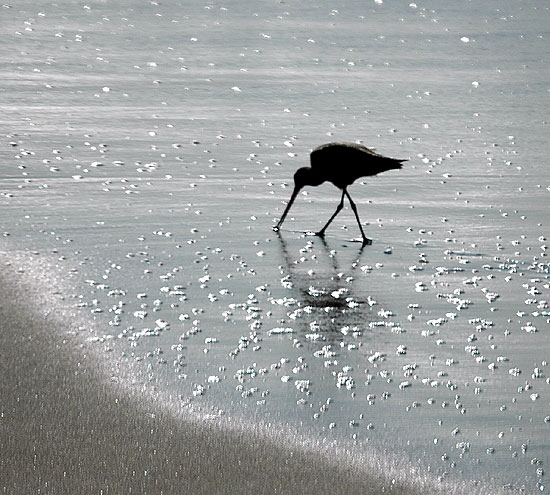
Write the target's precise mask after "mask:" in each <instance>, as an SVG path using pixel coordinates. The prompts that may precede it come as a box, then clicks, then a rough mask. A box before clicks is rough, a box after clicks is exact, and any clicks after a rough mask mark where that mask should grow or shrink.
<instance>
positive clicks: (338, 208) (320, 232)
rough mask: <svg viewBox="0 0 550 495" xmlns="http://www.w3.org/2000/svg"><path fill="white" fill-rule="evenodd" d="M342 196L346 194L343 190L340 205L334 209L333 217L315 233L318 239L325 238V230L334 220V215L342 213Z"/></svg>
mask: <svg viewBox="0 0 550 495" xmlns="http://www.w3.org/2000/svg"><path fill="white" fill-rule="evenodd" d="M344 194H346V190H345V189H344V190H343V191H342V199H341V200H340V204H339V205H338V206H337V207H336V211H335V212H334V213H333V215H332V216H331V217H330V219H329V221H328V222H327V223H326V224H325V226H324V227H323V228H322V229H321V230H320V231H319V232H317V235H318V236H319V237H324V236H325V231H326V230H327V227H328V226H329V225H330V223H331V222H332V221H333V220H334V218H335V217H336V215H338V213H340V212H341V211H342V208H343V207H344ZM348 197H349V196H348Z"/></svg>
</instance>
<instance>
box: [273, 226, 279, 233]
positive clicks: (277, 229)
mask: <svg viewBox="0 0 550 495" xmlns="http://www.w3.org/2000/svg"><path fill="white" fill-rule="evenodd" d="M272 228H273V232H279V229H280V227H279V226H278V225H275V226H274V227H272Z"/></svg>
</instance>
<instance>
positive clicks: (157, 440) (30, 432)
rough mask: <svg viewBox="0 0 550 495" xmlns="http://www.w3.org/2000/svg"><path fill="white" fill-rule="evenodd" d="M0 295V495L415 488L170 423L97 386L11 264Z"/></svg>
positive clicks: (231, 435) (252, 440)
mask: <svg viewBox="0 0 550 495" xmlns="http://www.w3.org/2000/svg"><path fill="white" fill-rule="evenodd" d="M0 292H1V295H2V297H1V298H0V317H1V320H0V321H2V324H1V329H0V346H1V348H2V350H3V352H2V355H3V357H2V361H3V362H2V368H3V370H4V373H3V375H4V379H3V380H2V381H1V385H0V394H1V395H0V396H1V397H2V401H1V403H0V431H1V437H0V438H1V448H2V457H1V459H0V480H1V482H0V489H1V490H2V493H6V494H19V493H22V494H23V493H24V494H30V493H41V494H44V493H56V494H59V493H81V494H88V493H89V494H92V493H93V494H99V493H101V494H118V493H147V494H172V493H174V494H182V493H190V494H191V493H192V494H203V493H204V494H217V493H219V494H222V493H223V494H233V493H234V494H246V493H250V494H252V493H254V494H264V493H265V494H271V493H312V494H313V493H316V494H323V493H327V494H328V493H331V494H355V493H357V494H363V495H368V494H371V493H372V494H378V493H396V494H399V493H408V494H410V493H412V492H413V491H415V490H412V489H411V487H410V486H408V487H403V486H400V484H399V483H395V484H392V482H391V481H389V480H387V479H384V477H383V476H380V477H378V476H369V475H368V474H366V473H365V472H364V471H362V470H357V469H354V468H352V467H343V466H341V465H340V466H336V465H334V464H332V463H329V462H327V460H326V459H323V458H322V457H321V456H320V455H319V456H316V455H315V454H312V453H311V452H303V451H300V450H299V449H297V448H292V447H291V448H288V447H287V446H284V445H277V444H276V443H275V442H270V441H269V440H266V439H263V438H259V437H258V436H257V435H254V434H248V433H240V432H235V431H225V430H222V429H220V428H219V427H217V426H216V424H209V423H205V424H204V425H197V424H195V423H191V422H189V423H187V422H185V421H184V420H182V419H179V418H174V417H172V416H170V415H169V414H168V413H166V412H163V411H162V410H161V407H158V406H157V405H155V403H154V401H153V400H152V399H151V398H148V397H145V396H142V395H140V396H139V398H138V397H137V396H133V397H132V396H129V394H127V393H122V392H121V391H120V390H118V389H117V388H116V387H115V386H111V385H110V384H109V383H106V381H105V378H104V377H102V376H101V373H100V372H99V371H98V364H97V363H95V362H94V358H93V357H88V356H87V355H86V354H85V352H84V350H83V349H81V348H80V344H79V343H78V342H77V340H78V339H77V338H76V337H72V336H70V335H69V333H68V331H69V330H70V329H69V328H66V330H67V332H65V331H63V329H59V328H58V329H56V330H55V331H52V330H51V327H52V326H53V325H59V322H57V321H55V318H54V317H51V316H48V315H45V314H41V313H40V312H39V311H37V309H38V308H36V306H35V307H33V306H32V305H33V301H35V299H34V298H33V294H32V288H29V287H25V286H24V284H19V283H18V280H17V279H16V278H15V272H14V271H13V269H12V268H11V267H9V266H4V270H3V273H2V274H1V275H0ZM25 303H28V304H27V305H26V304H25ZM34 304H36V302H34ZM25 306H27V307H30V308H31V309H30V310H26V309H25Z"/></svg>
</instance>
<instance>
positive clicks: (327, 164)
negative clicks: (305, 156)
mask: <svg viewBox="0 0 550 495" xmlns="http://www.w3.org/2000/svg"><path fill="white" fill-rule="evenodd" d="M405 161H407V160H396V159H395V158H389V157H386V156H383V155H379V154H378V153H375V152H374V151H372V150H371V149H369V148H367V147H366V146H363V145H361V144H356V143H328V144H324V145H322V146H319V147H317V148H315V149H314V150H313V151H312V152H311V155H310V162H311V167H303V168H299V169H298V170H297V171H296V173H295V174H294V191H293V192H292V196H290V200H289V201H288V204H287V205H286V208H285V211H284V212H283V215H282V216H281V219H280V220H279V223H278V224H277V225H276V226H275V227H273V230H275V231H276V232H277V231H279V229H280V228H281V225H282V224H283V222H284V221H285V218H286V216H287V214H288V212H289V210H290V207H291V206H292V204H293V203H294V200H295V199H296V196H297V195H298V193H299V192H300V190H301V189H302V188H303V187H304V186H318V185H320V184H322V183H323V182H326V181H328V182H332V183H333V184H334V185H335V186H336V187H338V188H339V189H341V190H342V198H341V200H340V203H339V204H338V206H337V207H336V211H335V212H334V213H333V215H332V216H331V217H330V218H329V220H328V222H327V223H326V224H325V226H324V227H323V228H322V229H321V230H320V231H319V232H316V234H317V235H318V236H320V237H324V235H325V231H326V230H327V228H328V226H329V225H330V224H331V222H332V221H333V220H334V218H335V217H336V215H338V213H340V211H341V210H342V208H343V207H344V197H347V198H348V200H349V203H350V205H351V209H352V210H353V213H354V214H355V218H356V219H357V224H358V225H359V230H360V231H361V235H362V237H363V246H365V245H368V244H372V241H371V240H370V239H368V238H367V237H366V236H365V232H364V231H363V227H362V225H361V220H359V213H358V212H357V206H356V205H355V203H354V202H353V200H352V199H351V196H350V195H349V193H348V190H347V188H348V186H349V185H351V184H353V182H354V181H355V180H356V179H358V178H359V177H367V176H370V175H376V174H379V173H381V172H385V171H387V170H392V169H399V168H401V163H403V162H405Z"/></svg>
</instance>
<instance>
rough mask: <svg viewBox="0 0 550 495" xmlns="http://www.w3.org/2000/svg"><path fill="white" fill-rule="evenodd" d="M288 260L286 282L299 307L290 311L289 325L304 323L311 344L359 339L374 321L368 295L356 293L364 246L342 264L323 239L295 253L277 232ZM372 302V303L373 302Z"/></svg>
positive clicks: (285, 258) (311, 241) (283, 255)
mask: <svg viewBox="0 0 550 495" xmlns="http://www.w3.org/2000/svg"><path fill="white" fill-rule="evenodd" d="M277 235H278V237H279V241H280V244H281V252H282V257H283V260H284V265H283V272H284V274H285V281H286V282H287V283H288V284H289V285H290V284H292V289H293V297H294V298H295V299H296V300H297V305H296V306H297V307H292V308H291V309H290V311H289V312H288V320H289V321H288V322H287V323H289V324H290V325H291V324H292V320H296V321H301V322H303V330H304V332H306V334H307V335H308V338H309V340H311V341H320V342H325V343H327V342H329V343H334V342H339V341H342V340H344V339H345V337H346V336H347V335H351V336H354V335H355V336H358V335H360V334H362V333H364V331H365V330H366V329H368V323H369V322H370V321H373V319H374V318H373V310H372V307H371V305H370V304H369V298H368V296H367V295H366V294H356V292H355V291H354V283H353V281H354V279H355V276H356V275H357V276H360V275H362V273H361V271H360V269H359V272H358V268H360V266H361V256H362V254H363V250H364V246H363V245H362V246H361V247H360V248H359V249H358V251H357V253H356V254H354V257H353V258H352V259H351V260H348V261H347V262H345V263H342V265H340V262H339V258H344V256H339V255H338V253H337V252H336V251H335V250H331V249H330V247H329V245H328V244H327V242H326V241H325V240H324V239H323V238H320V237H314V238H313V237H312V240H308V238H307V237H304V238H303V239H304V241H305V242H304V244H302V246H301V247H300V248H298V249H297V253H296V254H291V252H290V249H289V245H288V244H287V242H286V241H285V240H284V239H283V237H282V236H281V234H280V232H278V233H277ZM370 302H372V300H370Z"/></svg>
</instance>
